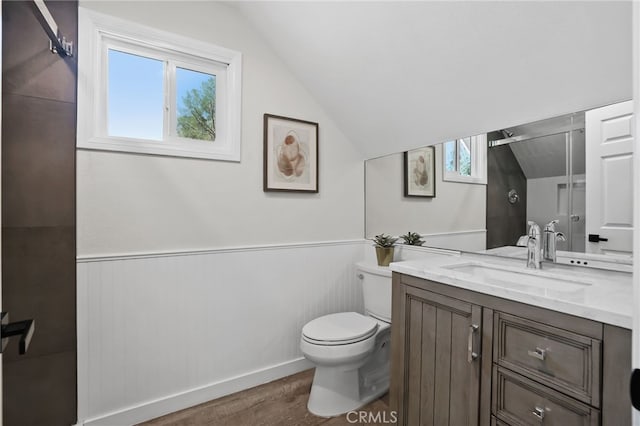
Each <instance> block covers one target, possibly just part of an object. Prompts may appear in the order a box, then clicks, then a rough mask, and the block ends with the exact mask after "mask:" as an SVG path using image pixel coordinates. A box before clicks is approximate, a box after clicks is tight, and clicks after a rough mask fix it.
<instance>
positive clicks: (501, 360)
mask: <svg viewBox="0 0 640 426" xmlns="http://www.w3.org/2000/svg"><path fill="white" fill-rule="evenodd" d="M486 259H487V257H482V256H474V255H467V254H465V255H458V256H434V257H432V258H429V259H425V260H416V261H407V262H398V263H395V264H392V267H391V269H392V270H393V271H394V273H393V309H392V337H391V341H392V353H391V369H392V372H391V388H390V404H391V410H395V411H396V412H397V415H398V424H399V425H410V426H414V425H438V426H440V425H455V426H460V425H483V426H485V425H486V426H488V425H523V424H525V425H536V424H544V425H546V426H551V425H562V426H571V425H584V426H586V425H589V426H591V425H600V424H602V425H616V426H617V425H628V424H631V404H630V400H629V396H628V381H629V373H630V371H631V331H630V328H631V315H632V303H631V293H632V285H631V274H629V273H626V272H614V271H602V270H587V268H570V267H562V266H559V265H554V264H551V265H546V264H545V266H547V270H546V271H545V270H542V271H529V270H526V268H524V265H523V264H522V262H521V261H519V260H513V259H509V260H507V259H495V258H494V259H491V260H486Z"/></svg>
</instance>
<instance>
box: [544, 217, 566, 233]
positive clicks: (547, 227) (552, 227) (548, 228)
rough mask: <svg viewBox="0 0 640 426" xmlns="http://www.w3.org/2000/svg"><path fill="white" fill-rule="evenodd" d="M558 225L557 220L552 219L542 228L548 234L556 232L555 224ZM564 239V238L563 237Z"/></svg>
mask: <svg viewBox="0 0 640 426" xmlns="http://www.w3.org/2000/svg"><path fill="white" fill-rule="evenodd" d="M557 223H560V221H559V220H558V219H553V220H552V221H551V222H549V223H547V224H546V225H545V226H544V230H545V231H548V232H556V224H557ZM563 237H564V236H563Z"/></svg>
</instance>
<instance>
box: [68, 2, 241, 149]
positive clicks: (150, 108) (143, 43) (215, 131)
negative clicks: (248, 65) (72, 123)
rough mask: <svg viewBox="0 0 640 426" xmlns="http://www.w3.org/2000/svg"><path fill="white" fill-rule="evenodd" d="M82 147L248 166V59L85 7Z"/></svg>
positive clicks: (80, 104) (81, 16) (82, 15)
mask: <svg viewBox="0 0 640 426" xmlns="http://www.w3.org/2000/svg"><path fill="white" fill-rule="evenodd" d="M79 27H80V32H81V37H80V43H81V45H80V46H79V50H80V51H82V52H88V53H86V54H83V55H81V56H80V57H79V74H80V75H81V76H87V78H86V81H83V83H84V84H81V85H80V86H79V91H78V114H79V120H78V123H79V126H78V142H77V145H78V147H79V148H88V149H99V150H112V151H124V152H135V153H142V154H157V155H169V156H181V157H195V158H207V159H216V160H228V161H240V114H241V109H240V100H241V87H240V82H241V69H240V68H241V54H240V53H239V52H235V51H231V50H228V49H225V48H221V47H218V46H214V45H211V44H208V43H204V42H202V41H198V40H192V39H188V38H185V37H182V36H178V35H175V34H171V33H167V32H164V31H159V30H155V29H151V28H147V27H143V26H140V25H137V24H134V23H131V22H127V21H121V20H119V19H116V18H113V17H110V16H108V15H102V14H98V13H95V12H91V11H88V10H86V9H84V8H80V12H79Z"/></svg>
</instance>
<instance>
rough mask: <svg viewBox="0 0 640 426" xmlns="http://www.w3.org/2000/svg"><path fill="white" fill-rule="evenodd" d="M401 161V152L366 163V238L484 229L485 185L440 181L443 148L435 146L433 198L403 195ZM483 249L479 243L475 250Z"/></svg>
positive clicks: (483, 246)
mask: <svg viewBox="0 0 640 426" xmlns="http://www.w3.org/2000/svg"><path fill="white" fill-rule="evenodd" d="M403 161H404V160H403V154H402V153H398V154H391V155H387V156H384V157H380V158H375V159H372V160H367V164H366V197H365V198H366V235H367V237H368V238H371V237H373V236H374V235H377V234H380V233H385V234H391V235H402V234H406V233H407V232H408V231H411V232H418V233H420V234H442V233H445V234H450V233H457V232H464V231H484V230H485V229H486V204H487V195H486V194H487V187H486V185H477V184H467V183H459V182H446V181H443V180H442V170H443V168H442V145H436V156H435V163H436V196H435V198H410V197H405V196H404V187H403V184H404V183H403V173H404V172H403V170H404V169H403V167H404V166H403V164H404V163H403ZM482 233H483V236H484V232H482ZM434 243H435V244H438V243H440V242H439V241H434ZM485 247H486V246H485V245H484V244H482V246H481V247H479V248H477V249H478V250H483V249H485ZM447 248H457V249H465V250H466V249H469V248H468V247H450V246H449V247H447Z"/></svg>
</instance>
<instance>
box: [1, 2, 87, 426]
mask: <svg viewBox="0 0 640 426" xmlns="http://www.w3.org/2000/svg"><path fill="white" fill-rule="evenodd" d="M46 5H47V6H48V8H49V10H50V12H51V14H52V15H53V17H54V19H55V20H56V22H57V24H58V26H59V28H60V32H61V33H62V34H63V35H65V36H66V37H67V38H68V39H69V40H72V41H73V42H74V43H75V46H77V40H78V37H77V13H78V3H77V1H47V2H46ZM35 13H36V12H35V7H34V4H33V2H31V1H3V2H2V302H3V310H4V311H7V312H9V315H10V319H11V320H13V321H18V320H22V319H27V318H34V319H35V334H34V336H33V340H32V341H31V346H30V348H29V350H28V352H27V354H25V355H18V347H17V344H16V342H15V341H12V342H10V343H9V345H8V347H7V348H6V350H5V352H4V354H3V364H4V365H3V375H4V377H3V378H4V380H3V409H4V419H3V424H4V425H5V426H14V425H15V426H23V425H29V426H38V425H42V426H45V425H46V426H50V425H71V424H74V423H75V422H76V411H77V410H76V280H75V265H76V264H75V257H76V254H75V253H76V251H75V240H76V238H75V223H76V218H75V129H76V82H77V67H76V59H75V58H64V59H63V58H61V57H60V56H58V55H57V54H53V53H51V52H50V51H49V39H48V38H47V36H46V34H45V32H44V30H43V28H42V26H41V24H40V23H39V22H38V20H37V18H36V15H35ZM0 423H2V422H0Z"/></svg>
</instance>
